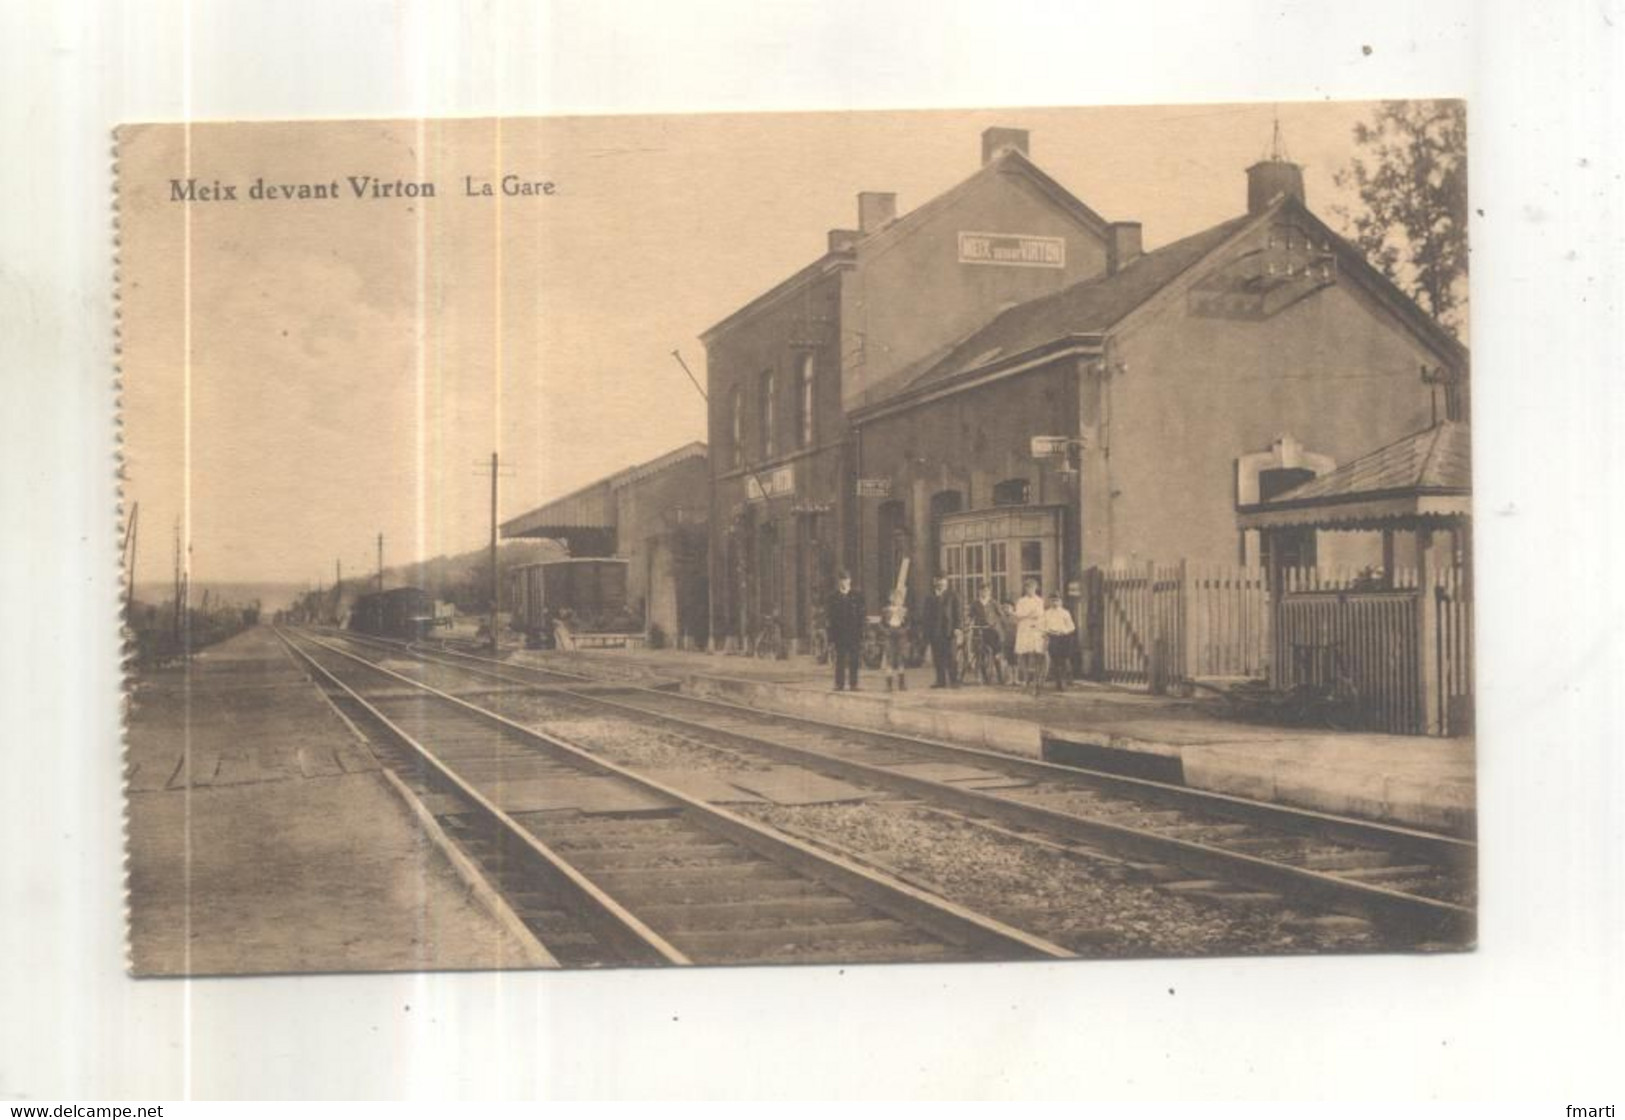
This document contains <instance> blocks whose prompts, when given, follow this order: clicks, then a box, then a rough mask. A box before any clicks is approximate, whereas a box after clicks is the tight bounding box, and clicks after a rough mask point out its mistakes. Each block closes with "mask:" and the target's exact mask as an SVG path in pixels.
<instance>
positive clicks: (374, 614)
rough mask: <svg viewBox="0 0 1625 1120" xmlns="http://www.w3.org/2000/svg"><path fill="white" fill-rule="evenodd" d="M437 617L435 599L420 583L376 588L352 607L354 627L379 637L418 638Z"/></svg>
mask: <svg viewBox="0 0 1625 1120" xmlns="http://www.w3.org/2000/svg"><path fill="white" fill-rule="evenodd" d="M434 621H435V616H434V599H433V598H431V597H430V596H429V595H427V594H425V593H424V591H423V590H422V589H421V588H417V587H392V588H390V589H389V590H388V591H374V592H373V593H372V594H370V595H363V596H361V597H360V598H358V599H357V600H356V601H355V602H354V603H353V604H352V605H351V607H350V629H351V630H354V631H356V632H357V633H361V634H371V635H373V636H375V637H379V638H400V639H402V640H405V641H415V640H417V639H418V638H421V637H423V635H424V634H425V633H427V631H428V630H429V628H430V627H431V626H433V625H434Z"/></svg>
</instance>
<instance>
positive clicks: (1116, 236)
mask: <svg viewBox="0 0 1625 1120" xmlns="http://www.w3.org/2000/svg"><path fill="white" fill-rule="evenodd" d="M1108 236H1109V237H1110V238H1111V240H1110V241H1109V242H1107V244H1106V273H1107V275H1111V274H1113V273H1115V272H1117V271H1119V270H1120V269H1122V268H1123V267H1124V266H1125V265H1127V264H1128V263H1129V262H1130V261H1132V260H1133V259H1134V258H1135V257H1137V256H1139V255H1140V223H1139V222H1113V223H1112V224H1111V231H1110V233H1109V235H1108Z"/></svg>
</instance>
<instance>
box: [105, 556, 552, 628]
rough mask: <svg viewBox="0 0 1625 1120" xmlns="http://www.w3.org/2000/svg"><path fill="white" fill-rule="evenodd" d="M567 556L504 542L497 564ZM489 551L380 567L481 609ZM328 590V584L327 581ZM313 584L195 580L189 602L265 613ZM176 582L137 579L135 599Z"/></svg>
mask: <svg viewBox="0 0 1625 1120" xmlns="http://www.w3.org/2000/svg"><path fill="white" fill-rule="evenodd" d="M565 555H567V553H566V551H565V549H564V546H563V545H561V544H558V543H557V542H555V541H545V540H536V541H505V542H504V543H503V544H502V545H501V546H500V547H499V548H498V549H497V567H498V569H499V572H500V573H501V577H500V578H503V579H506V576H507V572H508V570H509V569H510V568H516V567H519V566H520V565H522V564H537V563H540V562H541V561H543V560H557V559H560V558H561V557H563V556H565ZM490 562H491V553H490V551H489V550H488V549H484V548H477V549H473V550H472V551H469V552H461V553H458V554H457V555H455V556H436V557H435V558H434V559H432V560H425V561H423V562H421V563H416V564H399V565H396V566H395V567H390V568H385V569H384V586H385V587H406V586H411V587H421V588H423V590H425V591H427V592H428V593H429V594H431V595H433V596H434V597H435V598H436V599H444V600H446V601H448V602H452V603H456V604H457V605H458V606H459V607H462V608H463V609H465V610H473V609H478V608H483V607H484V605H485V604H486V602H487V597H488V595H489V594H490V592H489V587H490V583H491V576H490ZM326 586H327V589H328V590H329V591H330V590H331V587H332V585H331V584H330V583H329V584H328V585H326ZM344 586H345V588H346V590H347V591H349V592H354V593H362V592H366V591H372V590H374V589H375V588H376V587H377V586H378V574H377V573H376V572H369V573H366V574H356V575H353V576H349V577H347V578H346V579H345V581H344ZM311 590H314V588H313V587H312V586H311V585H310V584H307V583H289V582H276V581H266V582H243V583H232V582H224V581H203V582H198V583H194V584H193V585H192V588H191V591H190V601H191V604H192V606H194V607H200V606H201V605H202V603H203V593H204V592H205V591H207V592H208V593H209V603H210V605H211V606H215V605H219V606H228V605H231V606H243V607H246V606H250V605H252V604H253V603H254V602H256V601H258V602H259V604H260V606H261V607H263V608H264V610H265V612H266V614H267V615H270V614H271V613H272V612H274V611H279V610H282V609H284V608H286V607H289V606H292V605H293V604H294V603H295V602H296V601H298V600H299V599H300V597H302V596H303V595H305V594H306V593H307V592H308V591H311ZM174 595H175V585H174V584H173V583H170V582H168V581H167V580H166V581H162V582H160V581H157V580H140V581H138V582H137V583H136V585H135V598H136V600H137V601H138V602H142V603H146V604H148V605H151V606H156V605H158V604H160V603H166V602H171V601H173V599H174Z"/></svg>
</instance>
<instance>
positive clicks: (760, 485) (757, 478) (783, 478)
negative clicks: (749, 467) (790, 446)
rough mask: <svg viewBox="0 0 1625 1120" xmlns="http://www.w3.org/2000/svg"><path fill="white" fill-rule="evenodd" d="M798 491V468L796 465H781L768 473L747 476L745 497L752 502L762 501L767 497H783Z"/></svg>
mask: <svg viewBox="0 0 1625 1120" xmlns="http://www.w3.org/2000/svg"><path fill="white" fill-rule="evenodd" d="M795 492H796V470H795V468H794V467H779V468H778V469H777V470H774V471H771V472H769V473H766V474H751V475H746V476H745V497H746V499H747V500H749V501H752V502H760V501H762V500H764V499H766V498H782V497H784V496H785V495H786V494H794V493H795Z"/></svg>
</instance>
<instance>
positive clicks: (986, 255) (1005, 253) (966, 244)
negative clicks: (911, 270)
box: [959, 230, 1066, 268]
mask: <svg viewBox="0 0 1625 1120" xmlns="http://www.w3.org/2000/svg"><path fill="white" fill-rule="evenodd" d="M959 263H960V264H1002V265H1009V266H1011V267H1014V268H1065V267H1066V242H1065V240H1063V239H1062V238H1059V237H1038V236H1036V235H1034V234H1027V233H966V232H964V231H963V230H962V231H960V234H959Z"/></svg>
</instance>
